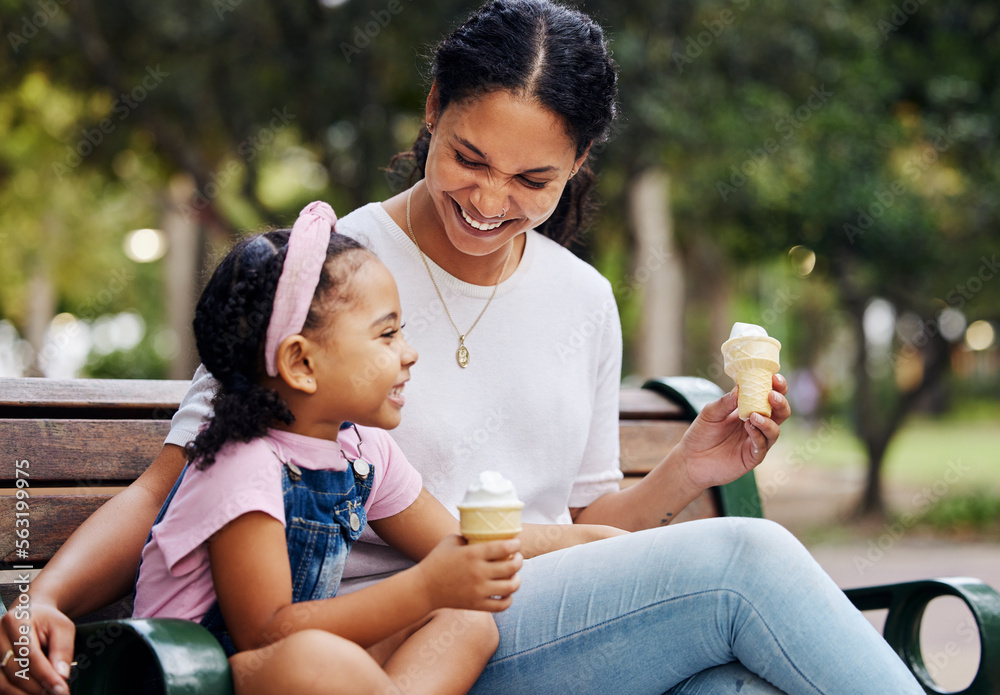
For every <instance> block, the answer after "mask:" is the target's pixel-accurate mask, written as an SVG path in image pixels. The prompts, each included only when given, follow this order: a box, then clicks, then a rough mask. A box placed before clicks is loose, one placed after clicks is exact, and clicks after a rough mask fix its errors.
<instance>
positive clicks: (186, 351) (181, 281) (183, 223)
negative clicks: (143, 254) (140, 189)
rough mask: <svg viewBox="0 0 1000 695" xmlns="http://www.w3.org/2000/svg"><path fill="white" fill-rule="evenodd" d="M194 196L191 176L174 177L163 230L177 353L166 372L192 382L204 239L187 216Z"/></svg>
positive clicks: (169, 319) (170, 316)
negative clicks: (196, 310) (186, 209)
mask: <svg viewBox="0 0 1000 695" xmlns="http://www.w3.org/2000/svg"><path fill="white" fill-rule="evenodd" d="M193 193H194V183H193V182H192V180H191V178H190V177H188V176H184V175H179V176H177V177H175V178H174V179H173V181H171V183H170V186H169V188H168V192H167V200H166V210H165V212H164V215H163V231H164V232H165V233H166V235H167V243H168V245H169V246H168V251H167V266H166V277H165V282H166V297H167V323H168V325H169V326H170V329H171V330H172V331H173V334H174V336H175V337H176V339H177V343H176V344H177V353H176V355H175V356H174V358H173V360H171V362H170V367H169V369H168V371H167V376H168V378H170V379H190V378H191V375H192V374H194V370H195V368H196V367H197V366H198V351H197V349H196V347H195V344H194V332H193V330H192V327H191V324H192V321H193V320H194V307H195V303H196V302H197V296H198V269H199V267H200V262H201V255H202V254H201V246H202V239H201V234H200V233H199V231H198V226H197V225H196V224H195V223H194V221H193V219H192V217H191V216H189V215H186V214H185V213H184V206H185V205H187V204H189V202H190V200H191V195H192V194H193Z"/></svg>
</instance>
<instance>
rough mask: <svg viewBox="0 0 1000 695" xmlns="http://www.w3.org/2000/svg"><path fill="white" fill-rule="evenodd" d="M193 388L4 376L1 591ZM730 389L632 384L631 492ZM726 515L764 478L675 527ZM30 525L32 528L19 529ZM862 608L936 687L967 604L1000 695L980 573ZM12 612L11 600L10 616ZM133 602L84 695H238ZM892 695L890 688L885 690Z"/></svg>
mask: <svg viewBox="0 0 1000 695" xmlns="http://www.w3.org/2000/svg"><path fill="white" fill-rule="evenodd" d="M187 387H188V382H186V381H143V380H91V379H81V380H71V381H57V380H45V379H0V442H2V443H3V456H4V458H3V466H2V472H0V596H2V598H3V605H4V606H7V607H9V608H10V609H11V610H18V609H19V608H23V607H25V605H26V604H27V607H28V608H29V609H30V602H29V601H28V597H26V596H24V595H23V593H22V592H23V590H24V589H25V588H26V584H28V583H29V582H30V580H31V579H32V578H33V577H34V576H35V574H37V572H38V570H39V569H41V568H42V567H44V565H45V563H46V561H48V560H49V558H51V557H52V555H53V554H54V553H55V551H56V550H57V549H58V548H59V546H60V545H61V544H62V543H63V541H65V539H66V538H67V537H68V536H69V535H70V534H71V533H72V532H73V530H74V529H76V528H77V526H79V525H80V524H81V523H82V522H83V521H84V520H85V519H86V518H87V516H89V515H90V514H91V513H92V512H93V511H94V510H95V509H97V508H98V507H99V506H100V505H101V504H103V503H104V502H105V501H106V500H107V499H109V498H110V496H111V495H113V494H114V493H115V492H116V491H117V490H118V489H121V488H122V487H123V486H126V485H128V484H129V483H131V482H132V481H133V480H135V478H136V477H137V476H138V475H139V474H140V473H142V471H143V470H144V469H145V468H146V466H147V465H148V464H149V462H150V461H152V459H153V458H154V456H155V455H156V453H157V452H158V451H159V450H160V447H161V445H162V442H163V439H164V436H165V435H166V433H167V430H168V428H169V421H170V417H171V415H172V414H173V412H174V411H175V410H176V408H177V405H178V403H179V402H180V400H181V397H182V396H183V395H184V393H185V391H186V390H187ZM720 394H721V391H720V390H719V389H718V387H716V386H715V385H714V384H711V383H710V382H707V381H705V380H702V379H694V378H689V377H677V378H669V379H655V380H650V381H649V382H647V383H646V384H645V385H644V387H643V388H627V389H623V391H622V394H621V406H620V433H621V451H622V470H623V472H624V473H625V480H624V481H623V483H622V484H623V485H629V484H632V483H634V482H635V481H636V480H638V479H640V478H641V476H642V475H644V474H645V473H647V472H648V471H649V470H651V469H652V467H653V466H655V465H656V463H658V462H659V461H660V460H661V459H662V458H663V456H664V455H666V453H667V452H668V451H669V450H670V448H671V447H673V446H674V445H675V444H676V443H677V442H678V441H679V440H680V437H681V436H682V435H683V433H684V431H685V429H686V427H687V425H688V423H689V422H690V421H691V420H692V419H693V418H694V417H695V416H696V414H697V413H698V411H699V410H700V408H701V407H702V406H703V405H704V404H705V403H708V402H710V401H711V400H713V399H715V398H717V397H718V396H719V395H720ZM714 516H761V504H760V497H759V495H758V492H757V487H756V483H755V481H754V477H753V474H752V473H748V474H747V475H746V476H744V477H743V478H741V479H740V480H737V481H735V482H734V483H731V484H729V485H726V486H723V487H721V488H715V489H712V490H709V491H707V492H706V493H704V494H703V495H702V496H701V497H700V498H699V499H697V500H695V501H694V502H692V503H691V504H690V505H689V506H688V507H687V508H686V509H685V510H684V511H683V512H682V513H681V514H680V515H679V516H678V519H677V520H676V521H675V523H680V522H683V521H688V520H691V519H698V518H705V517H714ZM20 519H26V520H27V522H26V523H25V522H21V523H18V520H20ZM846 593H847V595H848V597H849V598H850V599H851V600H852V601H853V602H854V603H855V605H857V606H858V607H859V608H860V609H862V610H876V609H888V614H887V617H886V621H885V627H884V629H883V634H884V636H885V638H886V640H887V641H888V642H889V644H891V645H892V647H893V648H894V649H895V650H896V651H897V653H898V654H899V655H900V656H901V657H902V658H903V660H904V661H905V662H906V663H907V665H908V666H909V667H910V669H911V670H912V671H913V672H914V673H915V674H916V676H917V677H918V679H919V680H920V681H921V683H922V684H923V685H924V688H925V690H926V691H927V692H928V693H937V692H940V691H939V690H938V689H937V686H936V685H934V683H933V681H932V680H931V678H930V676H929V674H928V672H927V670H926V668H925V667H924V663H923V659H922V656H921V651H920V643H919V642H920V621H921V617H922V615H923V612H924V609H925V608H926V606H927V605H928V603H929V602H930V601H931V600H932V599H934V598H936V597H938V596H955V597H958V598H959V599H960V600H961V601H963V602H964V603H965V604H966V605H967V606H968V608H969V610H970V611H971V613H972V615H973V616H974V618H975V621H976V627H977V630H978V635H979V642H980V648H981V658H980V664H979V669H978V671H977V673H976V675H975V678H974V680H973V681H972V683H971V684H970V685H969V686H968V688H967V689H965V690H963V691H961V692H962V693H964V694H965V695H988V694H993V693H1000V595H998V594H997V592H996V591H994V590H993V589H991V588H990V587H988V586H986V585H984V584H982V583H981V582H979V581H977V580H974V579H969V578H949V579H928V580H924V581H916V582H907V583H902V584H893V585H886V586H877V587H868V588H863V589H853V590H848V591H847V592H846ZM2 610H3V606H0V614H2ZM128 615H130V606H129V604H128V602H127V600H125V601H122V602H119V603H117V604H114V605H112V606H109V607H107V608H105V609H102V610H101V611H99V612H97V613H95V614H92V615H90V616H85V617H84V618H82V619H80V620H79V621H78V628H77V641H76V653H77V657H76V661H77V664H76V667H75V669H74V673H73V676H72V681H73V690H74V692H75V693H86V694H88V695H89V694H91V693H134V692H139V688H138V687H137V685H136V684H137V683H139V682H141V681H142V680H143V679H144V678H145V677H146V676H147V675H148V674H150V673H153V674H162V678H163V685H162V686H160V687H158V688H157V689H156V690H155V691H154V692H162V693H168V694H170V695H177V694H180V693H195V692H197V693H227V694H228V693H231V692H232V683H231V678H230V673H229V668H228V663H227V661H226V658H225V656H224V654H223V653H222V650H221V648H220V647H219V646H218V644H217V643H216V641H215V640H214V638H212V637H211V636H210V635H209V634H208V633H207V632H206V631H205V630H203V629H202V628H201V627H200V626H198V625H195V624H193V623H190V622H187V621H180V620H131V619H126V618H127V616H128ZM887 695H889V694H887Z"/></svg>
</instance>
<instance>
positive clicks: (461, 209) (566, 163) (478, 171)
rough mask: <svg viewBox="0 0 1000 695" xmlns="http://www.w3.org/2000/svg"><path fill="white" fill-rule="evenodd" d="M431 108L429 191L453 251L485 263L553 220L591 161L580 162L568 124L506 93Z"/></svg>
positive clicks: (530, 102)
mask: <svg viewBox="0 0 1000 695" xmlns="http://www.w3.org/2000/svg"><path fill="white" fill-rule="evenodd" d="M434 101H435V99H434V94H433V93H432V94H431V97H430V98H429V99H428V109H427V121H428V122H429V123H431V124H432V132H433V134H432V136H431V142H430V149H429V151H428V154H427V165H426V168H425V185H426V186H427V190H428V192H429V193H430V196H431V200H432V201H433V204H434V208H435V211H436V212H437V215H438V217H439V218H440V220H441V223H442V225H443V226H444V231H445V234H446V235H447V237H448V239H449V241H450V242H451V244H452V245H453V246H454V247H455V248H456V249H458V250H459V251H461V252H463V253H466V254H469V255H473V256H484V255H487V254H490V253H493V252H495V251H497V250H498V249H500V248H503V247H504V246H506V244H507V242H509V241H510V240H511V239H512V238H514V237H515V236H516V235H518V234H520V233H522V232H525V231H527V230H528V229H532V228H534V227H537V226H538V225H539V224H541V223H542V222H544V221H545V220H546V219H548V217H549V216H550V215H551V214H552V213H553V212H554V211H555V209H556V204H557V203H558V202H559V196H561V195H562V192H563V188H564V187H565V186H566V181H567V180H569V176H570V174H571V173H572V172H573V171H574V170H575V169H576V168H577V167H578V166H579V165H580V164H582V163H583V160H584V158H585V157H586V154H585V155H584V156H583V157H580V158H579V159H577V157H576V147H575V145H574V143H573V141H572V140H571V139H570V137H569V135H568V134H567V132H566V126H565V121H564V120H563V118H562V117H560V116H559V115H557V114H555V113H554V112H552V111H550V110H549V109H547V108H545V107H544V106H542V105H541V104H539V103H538V102H537V101H534V100H531V99H524V98H521V97H518V96H515V95H513V94H511V93H510V92H507V91H497V92H491V93H490V94H487V95H485V96H481V97H474V98H470V99H466V100H464V101H460V102H456V103H452V104H449V105H448V107H447V108H446V109H445V110H444V111H443V112H441V113H436V108H433V107H432V104H433V102H434ZM504 211H506V213H505V214H503V213H504ZM501 214H503V217H501Z"/></svg>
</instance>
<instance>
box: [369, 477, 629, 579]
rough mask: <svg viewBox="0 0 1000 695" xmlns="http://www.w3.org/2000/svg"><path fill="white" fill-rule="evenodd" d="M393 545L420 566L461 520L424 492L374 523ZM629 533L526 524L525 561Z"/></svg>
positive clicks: (607, 528) (585, 526) (523, 532)
mask: <svg viewBox="0 0 1000 695" xmlns="http://www.w3.org/2000/svg"><path fill="white" fill-rule="evenodd" d="M371 525H372V528H373V529H375V532H376V533H378V535H379V537H381V538H382V540H384V541H385V542H386V543H388V544H389V545H391V546H393V547H395V548H397V549H398V550H400V551H401V552H402V553H403V554H404V555H406V556H407V557H409V558H410V559H411V560H414V561H416V562H419V561H420V560H422V559H423V558H424V557H426V556H427V554H428V553H429V552H430V551H431V550H432V549H433V548H434V546H435V545H436V544H437V543H438V542H440V541H441V539H443V538H444V537H445V536H448V535H450V534H456V533H459V525H458V520H457V519H456V518H455V517H454V516H452V515H451V513H450V512H449V511H448V510H447V509H445V507H444V505H442V504H441V503H440V502H439V501H438V500H437V499H436V498H435V497H434V496H433V495H431V494H430V493H429V492H427V490H421V492H420V495H419V496H418V497H417V499H416V501H415V502H414V503H413V504H411V505H410V506H409V507H408V508H407V509H405V510H403V511H402V512H400V513H399V514H396V515H395V516H391V517H389V518H387V519H380V520H378V521H373V522H371ZM623 533H625V531H622V530H621V529H618V528H613V527H611V526H597V525H590V524H582V523H581V524H523V525H522V530H521V536H520V538H521V554H522V555H523V556H524V557H525V558H531V557H535V556H536V555H543V554H544V553H551V552H552V551H554V550H559V549H561V548H569V547H570V546H574V545H580V544H581V543H590V542H591V541H597V540H601V539H602V538H611V537H612V536H618V535H621V534H623Z"/></svg>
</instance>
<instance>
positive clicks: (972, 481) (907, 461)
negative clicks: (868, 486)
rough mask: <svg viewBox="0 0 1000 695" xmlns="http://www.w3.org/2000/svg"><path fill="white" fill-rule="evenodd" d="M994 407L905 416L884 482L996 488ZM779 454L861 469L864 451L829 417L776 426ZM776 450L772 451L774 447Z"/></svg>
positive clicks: (998, 435)
mask: <svg viewBox="0 0 1000 695" xmlns="http://www.w3.org/2000/svg"><path fill="white" fill-rule="evenodd" d="M998 421H1000V412H998V413H997V414H996V415H995V416H994V418H993V419H986V418H983V419H978V418H977V419H974V420H969V421H955V420H953V419H946V420H940V419H931V418H925V417H918V418H911V419H910V421H909V422H908V423H907V424H906V425H905V426H904V427H903V428H902V429H901V430H900V431H899V432H898V433H897V434H896V436H895V437H894V438H893V440H892V442H891V443H890V445H889V450H888V451H887V452H886V458H885V462H884V464H883V465H884V468H883V473H884V481H885V484H886V486H887V487H898V486H902V487H922V486H926V485H934V484H935V483H942V482H943V483H946V484H947V485H948V486H949V488H951V489H953V490H955V491H974V490H984V489H986V490H993V491H995V492H996V493H998V494H1000V427H998V426H997V422H998ZM779 442H780V444H781V445H782V447H781V449H780V452H781V453H779V456H780V455H784V456H786V457H788V460H789V461H792V462H794V461H796V459H795V458H794V457H796V456H798V457H800V458H802V459H804V460H805V463H806V465H809V466H821V467H824V468H828V469H841V470H853V471H863V470H864V469H865V467H866V466H867V457H866V455H865V452H864V449H863V447H862V446H861V442H860V441H859V440H858V439H857V438H856V437H855V436H854V435H853V433H852V431H851V429H850V423H849V422H847V421H846V420H844V419H837V418H830V419H827V420H823V421H821V422H820V424H819V425H817V426H815V427H811V428H810V427H804V426H803V425H801V424H800V423H796V422H794V420H793V421H790V422H788V423H786V424H785V425H783V426H782V429H781V440H779ZM776 453H778V452H776Z"/></svg>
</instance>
